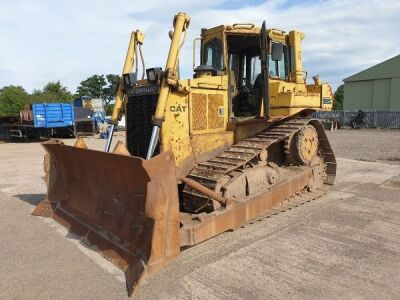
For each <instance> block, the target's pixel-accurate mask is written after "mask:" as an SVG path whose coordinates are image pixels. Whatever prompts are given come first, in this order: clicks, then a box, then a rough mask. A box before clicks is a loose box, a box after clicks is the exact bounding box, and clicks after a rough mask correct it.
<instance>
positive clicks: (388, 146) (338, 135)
mask: <svg viewBox="0 0 400 300" xmlns="http://www.w3.org/2000/svg"><path fill="white" fill-rule="evenodd" d="M327 134H328V138H329V141H330V142H331V145H332V147H333V150H334V152H335V154H336V156H339V157H345V158H351V159H356V160H364V161H390V162H391V163H394V164H400V130H396V129H359V130H350V129H347V130H346V129H343V130H337V131H327Z"/></svg>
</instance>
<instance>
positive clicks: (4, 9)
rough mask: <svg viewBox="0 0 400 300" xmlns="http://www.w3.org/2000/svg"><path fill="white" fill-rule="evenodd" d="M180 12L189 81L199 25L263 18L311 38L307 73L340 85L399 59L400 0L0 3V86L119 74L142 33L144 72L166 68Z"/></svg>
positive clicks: (307, 40)
mask: <svg viewBox="0 0 400 300" xmlns="http://www.w3.org/2000/svg"><path fill="white" fill-rule="evenodd" d="M6 2H7V3H6ZM178 11H186V12H188V13H189V14H190V16H191V24H190V29H189V33H188V37H187V40H186V43H185V46H184V48H183V50H182V55H181V59H180V61H181V71H182V74H183V75H184V76H186V77H188V76H191V75H192V40H193V38H194V37H196V36H198V35H199V33H200V29H201V28H202V27H208V28H211V27H213V26H217V25H220V24H229V23H238V22H252V23H254V24H257V25H258V24H261V22H262V20H264V19H265V20H266V21H267V24H268V27H274V28H281V29H283V30H286V31H289V30H292V29H298V30H301V31H303V32H305V34H306V38H305V40H304V41H303V49H304V53H303V57H304V68H305V69H306V70H307V71H308V74H310V75H311V76H313V75H316V74H319V75H320V76H321V78H322V79H323V80H326V81H328V82H330V83H332V84H333V86H334V87H336V86H337V85H339V84H340V83H341V80H342V79H343V78H345V77H347V76H349V75H352V74H354V73H356V72H358V71H360V70H362V69H364V68H367V67H369V66H372V65H374V64H376V63H379V62H381V61H383V60H385V59H388V58H390V57H393V56H395V55H398V54H399V53H400V43H398V39H397V36H398V32H399V31H400V21H399V18H398V16H399V15H400V2H399V1H397V0H385V1H383V0H382V1H376V0H366V1H354V0H347V1H342V0H336V1H333V0H326V1H321V0H320V1H318V0H316V1H309V0H306V1H299V0H296V1H285V0H270V1H260V0H251V1H247V2H246V1H236V0H234V1H226V0H202V1H178V0H170V1H158V0H157V1H156V0H147V1H140V2H139V1H128V0H125V1H119V2H118V3H117V4H116V3H115V2H111V1H105V0H97V1H93V0H89V1H78V0H70V1H52V0H42V1H29V0H14V1H4V0H3V1H1V0H0V41H1V47H0V69H1V72H0V87H1V86H4V85H8V84H15V85H22V86H24V87H25V88H26V89H27V90H28V91H32V90H33V89H35V88H41V87H43V85H44V84H45V83H46V82H48V81H52V80H53V81H54V80H61V82H62V83H63V84H64V85H66V86H68V88H69V89H70V90H71V91H72V92H75V90H76V87H77V85H78V84H79V82H80V81H82V80H84V79H85V78H87V77H88V76H90V75H92V74H106V73H116V74H118V73H120V71H121V69H122V64H123V60H124V55H125V52H126V47H127V44H128V39H129V36H130V31H131V30H135V29H136V28H140V29H141V30H143V31H144V32H145V35H146V37H145V45H144V55H145V60H146V66H147V67H151V66H162V67H164V65H165V61H166V56H167V53H168V46H169V37H168V31H169V30H170V29H171V26H172V18H173V15H174V14H175V13H176V12H178ZM311 76H309V77H310V78H311Z"/></svg>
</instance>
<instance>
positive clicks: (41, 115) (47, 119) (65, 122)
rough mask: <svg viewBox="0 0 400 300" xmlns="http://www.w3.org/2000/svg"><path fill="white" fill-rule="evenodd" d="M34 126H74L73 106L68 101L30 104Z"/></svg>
mask: <svg viewBox="0 0 400 300" xmlns="http://www.w3.org/2000/svg"><path fill="white" fill-rule="evenodd" d="M32 113H33V125H34V127H35V128H62V127H70V126H74V123H75V118H74V108H73V106H72V104H70V103H35V104H32Z"/></svg>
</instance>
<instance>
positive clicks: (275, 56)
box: [271, 43, 283, 61]
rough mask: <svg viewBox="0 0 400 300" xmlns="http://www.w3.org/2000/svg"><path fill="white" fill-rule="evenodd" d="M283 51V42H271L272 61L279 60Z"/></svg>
mask: <svg viewBox="0 0 400 300" xmlns="http://www.w3.org/2000/svg"><path fill="white" fill-rule="evenodd" d="M282 53H283V44H281V43H272V49H271V58H272V60H273V61H281V60H282Z"/></svg>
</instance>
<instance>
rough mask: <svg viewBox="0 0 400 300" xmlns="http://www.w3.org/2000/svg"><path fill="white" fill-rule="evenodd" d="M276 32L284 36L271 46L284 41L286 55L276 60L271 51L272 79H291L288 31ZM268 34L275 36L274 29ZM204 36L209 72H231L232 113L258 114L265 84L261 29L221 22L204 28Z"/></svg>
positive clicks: (241, 115)
mask: <svg viewBox="0 0 400 300" xmlns="http://www.w3.org/2000/svg"><path fill="white" fill-rule="evenodd" d="M272 32H273V33H275V34H276V33H278V34H279V35H280V36H281V37H282V38H281V41H274V40H273V39H272V41H271V46H273V44H274V43H276V44H278V43H279V44H281V48H280V49H281V50H280V51H282V54H281V56H282V59H281V60H272V57H271V55H268V61H269V68H268V70H269V79H272V80H289V72H290V56H289V47H288V46H287V44H286V38H285V33H284V32H283V31H278V30H273V31H272ZM268 34H269V36H271V30H269V31H268ZM202 38H203V43H202V55H201V64H202V66H201V67H202V68H205V66H208V70H209V71H210V69H211V70H212V72H211V71H210V73H208V74H209V75H214V76H215V75H222V74H227V75H229V86H230V91H229V92H230V103H231V111H230V117H231V118H235V119H243V118H246V119H247V118H254V117H255V116H257V109H259V105H260V103H261V99H262V84H263V76H262V69H261V58H260V55H261V50H260V29H259V28H256V27H254V25H252V24H235V25H233V26H219V27H216V28H212V29H210V30H204V29H203V31H202ZM210 67H211V68H210ZM206 69H207V68H206ZM195 71H196V70H195ZM211 73H212V74H211Z"/></svg>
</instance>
